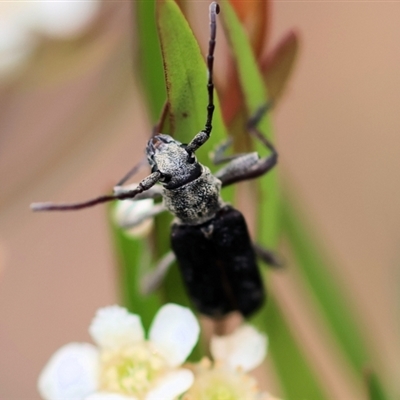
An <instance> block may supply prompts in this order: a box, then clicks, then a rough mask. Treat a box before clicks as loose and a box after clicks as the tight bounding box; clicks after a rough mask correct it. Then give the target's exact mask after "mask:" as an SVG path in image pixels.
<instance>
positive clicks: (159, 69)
mask: <svg viewBox="0 0 400 400" xmlns="http://www.w3.org/2000/svg"><path fill="white" fill-rule="evenodd" d="M134 4H135V6H136V28H137V36H138V52H137V54H136V60H137V65H138V67H139V68H136V69H135V72H136V73H138V75H139V79H138V81H139V82H140V83H141V84H142V87H143V89H144V94H145V96H146V100H147V105H148V109H149V111H150V116H151V119H152V123H155V122H156V121H157V120H158V118H159V116H160V114H161V110H162V108H163V105H164V103H165V100H166V98H167V91H166V89H165V85H164V69H163V64H162V58H161V50H160V42H159V39H158V35H157V29H156V12H155V0H146V1H136V2H135V3H134Z"/></svg>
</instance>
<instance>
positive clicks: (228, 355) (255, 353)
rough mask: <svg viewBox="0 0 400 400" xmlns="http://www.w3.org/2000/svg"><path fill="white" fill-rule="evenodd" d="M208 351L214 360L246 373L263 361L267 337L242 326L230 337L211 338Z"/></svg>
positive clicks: (248, 326)
mask: <svg viewBox="0 0 400 400" xmlns="http://www.w3.org/2000/svg"><path fill="white" fill-rule="evenodd" d="M210 351H211V354H212V356H213V358H214V360H216V361H222V362H223V363H225V364H226V365H228V366H229V367H230V368H233V369H236V368H241V369H242V370H243V371H245V372H246V371H250V370H252V369H254V368H256V367H257V366H258V365H260V364H261V363H262V361H263V360H264V358H265V356H266V353H267V337H266V336H265V335H264V334H262V333H260V332H258V331H257V330H256V329H254V328H253V327H252V326H250V325H243V326H241V327H239V328H238V329H236V331H235V332H233V333H232V334H231V335H227V336H213V337H212V338H211V342H210Z"/></svg>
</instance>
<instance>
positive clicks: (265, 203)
mask: <svg viewBox="0 0 400 400" xmlns="http://www.w3.org/2000/svg"><path fill="white" fill-rule="evenodd" d="M220 15H221V19H222V21H223V24H224V29H225V31H226V34H227V38H228V41H229V45H230V48H231V50H232V52H233V56H234V59H235V62H236V67H237V70H238V75H239V80H240V86H241V89H242V92H243V94H244V102H245V106H246V109H247V113H248V116H252V115H253V114H254V113H255V112H256V111H257V110H258V109H259V108H260V107H261V106H263V105H265V104H267V103H268V95H267V91H266V88H265V84H264V80H263V77H262V75H261V73H260V70H259V68H258V66H257V62H256V59H255V57H254V54H253V51H252V49H251V46H250V43H249V40H248V38H247V36H246V32H245V30H244V28H243V26H242V25H241V23H240V21H239V19H238V17H237V15H236V14H235V11H234V10H233V8H232V6H231V5H230V4H229V2H228V1H227V0H223V1H221V14H220ZM258 128H259V129H260V131H261V132H263V133H264V134H265V135H266V136H267V137H269V138H271V139H272V128H271V120H270V116H269V115H266V116H265V117H264V118H263V119H262V120H261V121H260V123H259V126H258ZM255 146H256V150H257V151H258V152H259V153H260V154H261V155H262V156H265V155H266V153H267V152H266V151H265V147H264V146H263V145H261V144H260V143H258V141H256V142H255ZM257 187H258V195H259V196H258V203H257V205H258V208H257V221H258V227H257V231H258V235H257V237H258V240H259V241H260V243H261V244H263V245H266V246H269V247H274V246H275V245H276V244H277V241H278V236H279V192H278V184H277V176H276V173H275V171H271V172H270V173H268V174H267V175H266V176H265V177H262V178H260V179H257Z"/></svg>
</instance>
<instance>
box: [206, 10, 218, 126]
mask: <svg viewBox="0 0 400 400" xmlns="http://www.w3.org/2000/svg"><path fill="white" fill-rule="evenodd" d="M217 14H219V5H218V4H217V3H215V2H213V3H211V5H210V40H209V42H208V55H207V69H208V82H207V90H208V106H207V121H206V126H205V128H204V131H205V132H206V133H208V134H210V133H211V129H212V125H211V124H212V117H213V113H214V108H215V107H214V82H213V67H214V50H215V42H216V40H215V38H216V36H217V22H216V15H217Z"/></svg>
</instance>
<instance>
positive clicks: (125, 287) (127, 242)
mask: <svg viewBox="0 0 400 400" xmlns="http://www.w3.org/2000/svg"><path fill="white" fill-rule="evenodd" d="M114 207H115V204H111V205H110V207H108V211H109V212H108V214H109V221H110V227H111V233H112V238H113V242H114V249H115V252H116V259H117V265H118V278H119V288H120V293H121V297H122V303H123V304H124V305H125V306H126V307H127V308H128V310H129V311H131V312H133V313H136V314H139V315H140V316H141V318H142V322H143V325H144V327H145V328H146V329H148V328H149V326H150V323H151V321H152V319H153V317H154V315H155V314H156V312H157V310H158V309H159V308H160V306H161V304H162V297H161V295H160V294H159V293H154V294H151V295H149V296H147V295H146V296H144V295H142V294H141V290H140V280H141V278H142V277H143V275H144V273H146V272H148V271H149V268H150V265H151V263H152V259H151V252H150V248H149V243H148V239H146V238H140V239H139V238H132V237H129V236H128V235H127V234H126V233H125V232H124V230H123V229H122V228H120V227H118V226H117V225H116V224H115V223H114V221H113V217H112V215H113V209H114Z"/></svg>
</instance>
